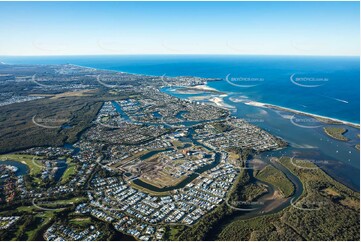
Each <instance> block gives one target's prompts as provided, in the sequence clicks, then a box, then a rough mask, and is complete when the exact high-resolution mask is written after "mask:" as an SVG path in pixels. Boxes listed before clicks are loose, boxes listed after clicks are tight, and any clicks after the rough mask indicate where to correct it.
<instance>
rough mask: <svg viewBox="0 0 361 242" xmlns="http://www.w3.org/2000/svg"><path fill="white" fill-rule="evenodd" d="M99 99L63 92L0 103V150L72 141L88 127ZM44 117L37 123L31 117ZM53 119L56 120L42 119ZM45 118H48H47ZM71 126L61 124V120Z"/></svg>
mask: <svg viewBox="0 0 361 242" xmlns="http://www.w3.org/2000/svg"><path fill="white" fill-rule="evenodd" d="M101 105H102V102H101V100H100V98H98V97H96V95H94V96H64V97H61V98H43V99H38V100H34V101H31V102H27V104H26V105H24V104H23V103H18V104H13V105H6V106H2V107H0V120H1V122H0V136H1V137H2V138H1V140H0V153H6V152H11V151H15V150H22V149H26V148H30V147H34V146H62V145H63V144H64V143H74V142H75V141H76V140H77V139H78V135H80V134H81V132H82V131H83V130H85V129H86V128H88V127H90V125H91V121H92V120H93V119H94V117H95V116H96V114H97V112H98V111H99V109H100V107H101ZM34 117H36V118H38V119H42V120H45V121H43V122H42V125H47V126H55V127H57V128H44V127H39V126H37V125H36V124H34V123H33V118H34ZM46 120H56V121H58V122H57V123H51V122H50V123H46ZM48 122H49V121H48ZM65 123H66V124H67V125H69V126H71V128H63V126H62V125H63V124H65Z"/></svg>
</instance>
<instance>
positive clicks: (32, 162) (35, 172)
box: [0, 154, 42, 185]
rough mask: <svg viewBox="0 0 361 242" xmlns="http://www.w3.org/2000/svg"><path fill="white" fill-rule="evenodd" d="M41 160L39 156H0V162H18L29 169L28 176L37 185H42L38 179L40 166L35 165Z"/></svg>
mask: <svg viewBox="0 0 361 242" xmlns="http://www.w3.org/2000/svg"><path fill="white" fill-rule="evenodd" d="M39 159H42V157H40V156H33V155H26V154H6V155H0V160H8V161H18V162H21V163H23V164H25V165H27V166H28V167H29V175H30V176H31V178H32V179H33V180H34V181H35V182H36V183H37V184H38V185H40V184H42V180H41V179H40V177H39V176H40V174H41V168H42V165H40V164H38V163H37V160H39Z"/></svg>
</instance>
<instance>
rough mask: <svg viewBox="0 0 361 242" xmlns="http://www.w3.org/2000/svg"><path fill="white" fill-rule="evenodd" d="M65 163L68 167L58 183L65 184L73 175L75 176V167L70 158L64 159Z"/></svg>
mask: <svg viewBox="0 0 361 242" xmlns="http://www.w3.org/2000/svg"><path fill="white" fill-rule="evenodd" d="M66 163H67V165H68V167H67V168H66V170H65V171H64V173H63V176H62V177H61V180H60V183H61V184H65V183H67V182H68V181H69V180H70V179H71V177H72V176H73V175H75V174H76V170H77V165H76V164H75V163H74V162H73V160H72V159H71V158H67V159H66Z"/></svg>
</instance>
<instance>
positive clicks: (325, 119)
mask: <svg viewBox="0 0 361 242" xmlns="http://www.w3.org/2000/svg"><path fill="white" fill-rule="evenodd" d="M1 64H3V65H17V64H9V63H5V62H1ZM34 65H41V64H34ZM44 65H50V64H44ZM59 65H71V66H75V67H81V68H87V69H93V70H103V71H113V72H119V73H123V74H130V75H138V76H152V77H161V76H157V75H149V74H140V73H130V72H124V71H120V70H111V69H103V68H94V67H90V66H82V65H77V64H72V63H67V64H59ZM200 78H203V77H200ZM182 88H183V89H190V90H191V89H193V90H199V91H205V92H207V91H208V92H212V93H215V94H224V92H221V91H219V90H217V89H216V88H213V87H210V86H208V85H207V84H203V85H197V86H183V87H182ZM184 94H185V93H184ZM221 99H222V100H223V97H221ZM211 102H213V103H215V104H216V105H217V106H224V108H226V109H227V107H226V106H228V108H230V107H231V105H228V104H225V103H224V101H223V103H222V102H220V101H217V102H214V101H211ZM238 102H243V103H244V104H246V105H251V106H256V107H264V108H271V109H276V110H280V111H286V112H291V113H294V114H298V115H304V116H309V117H312V118H315V119H317V120H318V121H320V122H322V123H326V124H344V125H348V126H351V127H354V128H357V129H360V124H358V123H353V122H349V121H345V120H341V119H337V118H331V117H327V116H322V115H319V114H313V113H307V112H304V111H300V110H296V109H292V108H287V107H282V106H278V105H274V104H270V103H261V102H256V101H243V100H238ZM221 103H222V104H225V105H222V104H221ZM220 104H221V105H220ZM232 107H233V106H232Z"/></svg>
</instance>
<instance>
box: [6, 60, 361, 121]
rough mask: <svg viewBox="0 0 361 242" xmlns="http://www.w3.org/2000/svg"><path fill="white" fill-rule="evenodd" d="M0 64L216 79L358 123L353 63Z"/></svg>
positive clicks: (231, 89)
mask: <svg viewBox="0 0 361 242" xmlns="http://www.w3.org/2000/svg"><path fill="white" fill-rule="evenodd" d="M0 61H1V62H4V63H8V64H67V63H70V64H76V65H81V66H87V67H93V68H98V69H107V70H116V71H122V72H129V73H136V74H146V75H157V76H161V75H164V74H165V75H167V76H198V77H207V78H219V79H221V81H219V82H212V83H209V86H211V87H214V88H216V89H217V90H220V91H224V92H227V93H233V94H234V93H236V94H240V95H241V96H245V97H246V98H248V99H249V100H252V101H257V102H262V103H269V104H274V105H277V106H282V107H286V108H291V109H295V110H299V111H303V112H307V113H312V114H317V115H321V116H326V117H330V118H336V119H340V120H343V121H348V122H352V123H357V124H359V123H360V60H359V57H305V56H302V57H301V56H207V55H202V56H188V55H187V56H182V55H145V56H56V57H0Z"/></svg>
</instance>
